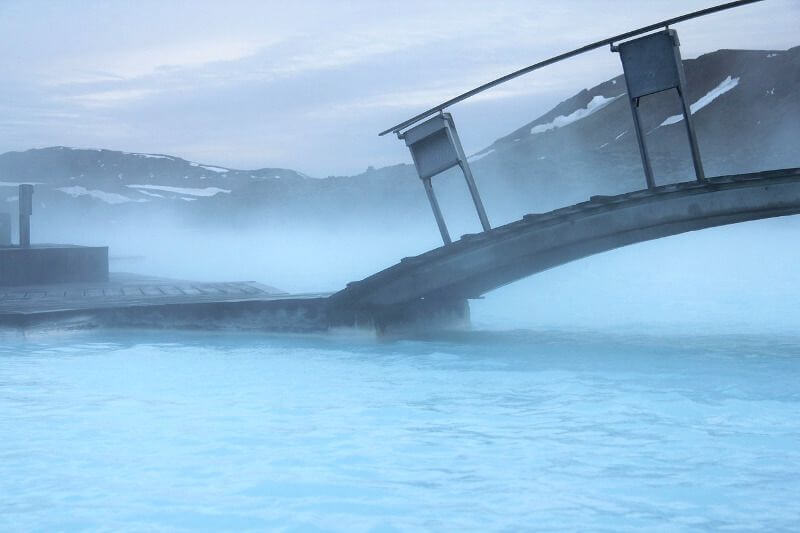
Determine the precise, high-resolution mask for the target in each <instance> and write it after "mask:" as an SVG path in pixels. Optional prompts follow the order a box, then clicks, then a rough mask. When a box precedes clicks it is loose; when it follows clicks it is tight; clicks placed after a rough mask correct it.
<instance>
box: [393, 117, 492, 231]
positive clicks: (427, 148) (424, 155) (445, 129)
mask: <svg viewBox="0 0 800 533" xmlns="http://www.w3.org/2000/svg"><path fill="white" fill-rule="evenodd" d="M397 137H398V138H399V139H403V140H404V141H405V142H406V146H408V149H409V151H410V152H411V158H412V159H413V160H414V167H415V168H416V169H417V175H418V176H419V178H420V179H421V180H422V183H423V185H424V187H425V193H426V194H427V196H428V201H429V202H430V204H431V210H432V211H433V216H434V218H436V224H437V225H438V226H439V232H440V233H441V235H442V240H443V241H444V243H445V244H450V243H451V242H452V239H451V238H450V234H449V232H448V231H447V225H446V224H445V221H444V217H443V216H442V211H441V209H440V208H439V202H438V201H437V199H436V194H435V193H434V191H433V186H432V184H431V178H432V177H433V176H435V175H437V174H439V173H441V172H444V171H445V170H448V169H450V168H452V167H454V166H456V165H458V166H459V167H461V172H462V173H463V174H464V179H465V180H466V182H467V188H469V192H470V195H471V196H472V201H473V203H474V204H475V210H476V211H477V213H478V218H479V219H480V221H481V226H482V227H483V230H484V231H488V230H490V229H492V227H491V226H490V225H489V219H488V218H487V216H486V210H485V209H484V207H483V202H482V201H481V197H480V194H479V193H478V187H477V186H476V185H475V178H474V177H473V176H472V170H471V169H470V167H469V163H468V162H467V157H466V155H464V149H463V148H462V147H461V140H460V139H459V138H458V132H457V131H456V126H455V123H454V122H453V117H452V116H451V115H450V113H444V112H440V113H439V114H438V115H436V116H434V117H432V118H430V119H428V120H426V121H425V122H423V123H421V124H418V125H417V126H414V127H413V128H411V129H409V130H406V131H404V132H402V133H401V132H398V133H397Z"/></svg>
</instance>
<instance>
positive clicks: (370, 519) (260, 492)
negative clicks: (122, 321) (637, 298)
mask: <svg viewBox="0 0 800 533" xmlns="http://www.w3.org/2000/svg"><path fill="white" fill-rule="evenodd" d="M2 340H3V345H2V348H0V431H2V439H0V457H1V458H2V460H1V461H0V494H2V498H0V529H2V530H9V529H10V530H21V531H26V530H30V529H46V530H47V529H81V528H86V527H88V528H100V527H102V528H105V529H142V530H152V529H158V528H163V529H176V528H183V527H186V528H206V529H219V528H231V529H247V528H253V529H264V528H274V527H288V528H292V527H297V528H300V529H304V528H307V527H310V526H311V525H313V526H315V527H318V528H321V529H338V530H342V529H346V530H365V529H371V528H377V529H390V528H392V527H394V528H398V529H406V528H423V529H451V530H456V529H472V530H484V529H510V530H519V529H527V528H535V529H552V528H558V527H561V528H567V529H578V528H580V529H609V530H615V531H616V530H625V529H631V530H632V529H641V528H654V527H662V528H665V529H670V530H672V529H681V528H689V529H691V528H709V529H721V528H724V527H728V526H735V527H739V528H743V529H763V530H770V531H772V530H776V529H782V528H792V527H796V524H797V523H800V504H798V503H797V502H798V498H797V496H798V494H800V446H798V444H800V442H799V440H800V419H798V417H797V413H798V402H800V392H799V389H798V383H800V358H798V355H799V354H800V336H795V335H792V334H786V335H783V336H775V335H761V336H759V335H697V336H667V335H662V336H657V335H652V336H646V335H631V336H623V335H615V334H604V333H589V332H574V331H567V330H552V331H532V330H519V331H508V332H498V331H475V332H460V333H451V334H439V335H432V336H428V337H424V338H417V339H413V340H402V339H382V340H375V339H371V338H365V337H352V336H347V335H320V336H316V337H315V336H297V337H294V336H265V335H254V334H205V333H175V332H143V331H111V332H83V333H40V334H33V335H31V336H28V337H27V338H24V337H22V336H20V335H19V334H15V333H6V334H5V335H4V336H3V338H2Z"/></svg>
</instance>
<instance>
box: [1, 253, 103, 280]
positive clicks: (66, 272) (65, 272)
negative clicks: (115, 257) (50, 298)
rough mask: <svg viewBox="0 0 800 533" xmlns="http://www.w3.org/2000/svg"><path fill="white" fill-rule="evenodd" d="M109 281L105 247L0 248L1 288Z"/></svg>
mask: <svg viewBox="0 0 800 533" xmlns="http://www.w3.org/2000/svg"><path fill="white" fill-rule="evenodd" d="M103 281H108V247H107V246H72V245H63V244H37V245H33V246H31V247H29V248H20V247H18V246H0V286H20V285H37V284H46V283H69V282H103Z"/></svg>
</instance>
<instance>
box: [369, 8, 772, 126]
mask: <svg viewBox="0 0 800 533" xmlns="http://www.w3.org/2000/svg"><path fill="white" fill-rule="evenodd" d="M762 1H763V0H737V1H735V2H728V3H725V4H720V5H718V6H713V7H708V8H706V9H701V10H699V11H694V12H692V13H687V14H685V15H681V16H679V17H674V18H671V19H667V20H663V21H661V22H657V23H655V24H650V25H648V26H644V27H642V28H639V29H636V30H633V31H629V32H626V33H621V34H619V35H615V36H614V37H609V38H607V39H603V40H602V41H596V42H594V43H591V44H587V45H585V46H581V47H580V48H576V49H575V50H572V51H570V52H565V53H563V54H559V55H557V56H554V57H551V58H550V59H545V60H544V61H540V62H538V63H534V64H533V65H530V66H527V67H525V68H521V69H519V70H515V71H514V72H512V73H510V74H506V75H505V76H502V77H500V78H497V79H496V80H493V81H490V82H488V83H484V84H483V85H481V86H480V87H476V88H474V89H472V90H471V91H467V92H465V93H463V94H460V95H458V96H456V97H455V98H451V99H450V100H447V101H446V102H443V103H441V104H439V105H437V106H436V107H432V108H430V109H428V110H427V111H425V112H424V113H420V114H419V115H416V116H414V117H412V118H410V119H408V120H406V121H405V122H401V123H400V124H397V125H395V126H392V127H391V128H389V129H388V130H384V131H382V132H380V133H379V134H378V136H379V137H380V136H382V135H386V134H387V133H398V132H399V131H400V130H402V129H404V128H406V127H408V126H411V125H412V124H414V123H416V122H419V121H420V120H422V119H424V118H427V117H429V116H431V115H433V114H436V113H439V112H440V111H443V110H444V109H445V108H448V107H450V106H451V105H453V104H457V103H458V102H461V101H462V100H466V99H467V98H470V97H472V96H475V95H476V94H478V93H481V92H483V91H485V90H487V89H491V88H492V87H495V86H497V85H500V84H501V83H505V82H507V81H510V80H513V79H514V78H518V77H519V76H522V75H523V74H527V73H528V72H532V71H534V70H538V69H540V68H542V67H546V66H547V65H552V64H553V63H558V62H559V61H563V60H564V59H568V58H570V57H573V56H576V55H579V54H583V53H584V52H589V51H591V50H595V49H597V48H600V47H603V46H606V45H611V44H613V43H615V42H617V41H621V40H623V39H627V38H629V37H633V36H635V35H640V34H642V33H647V32H649V31H653V30H657V29H658V28H662V27H665V26H671V25H672V24H677V23H678V22H683V21H685V20H690V19H693V18H697V17H702V16H705V15H710V14H712V13H717V12H719V11H725V10H727V9H733V8H735V7H740V6H743V5H747V4H754V3H756V2H762Z"/></svg>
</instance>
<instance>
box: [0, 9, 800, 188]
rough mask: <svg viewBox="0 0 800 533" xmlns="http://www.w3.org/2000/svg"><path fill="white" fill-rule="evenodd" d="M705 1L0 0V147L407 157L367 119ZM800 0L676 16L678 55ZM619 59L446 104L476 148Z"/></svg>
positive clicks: (318, 171) (768, 30)
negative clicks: (692, 17) (681, 19)
mask: <svg viewBox="0 0 800 533" xmlns="http://www.w3.org/2000/svg"><path fill="white" fill-rule="evenodd" d="M716 3H717V2H715V1H690V0H638V1H632V0H597V1H588V0H563V1H560V2H552V1H532V0H520V1H499V0H498V1H488V0H487V1H483V2H468V1H455V0H453V1H441V2H437V1H432V0H424V1H408V0H402V1H401V0H394V1H379V0H363V1H353V2H345V1H335V0H330V1H318V2H315V1H305V0H296V1H294V2H291V1H274V2H273V1H258V2H245V1H230V0H229V1H224V2H223V1H213V2H212V1H207V2H202V1H191V2H189V1H187V2H178V1H164V0H160V1H153V2H147V1H136V2H132V1H121V2H90V1H71V2H35V1H19V2H13V1H9V0H3V1H2V3H0V35H2V36H3V39H2V41H1V42H0V62H1V63H0V64H1V65H2V72H3V83H2V85H0V97H1V98H0V109H2V114H0V151H7V150H25V149H28V148H33V147H44V146H52V145H66V146H78V147H97V148H100V147H102V148H110V149H118V150H126V151H137V152H157V153H168V154H173V155H178V156H181V157H184V158H187V159H191V160H195V161H200V162H204V163H212V164H221V165H225V166H230V167H234V168H257V167H265V166H272V167H286V168H293V169H297V170H300V171H303V172H306V173H308V174H311V175H314V176H326V175H330V174H352V173H357V172H361V171H363V170H364V169H365V168H366V167H367V166H368V165H374V166H383V165H387V164H392V163H397V162H402V161H410V157H409V156H408V155H407V152H406V151H405V148H404V146H403V145H402V143H401V142H400V141H398V140H397V139H396V138H394V137H390V136H385V137H380V138H379V137H377V133H378V132H379V131H381V130H383V129H385V128H388V127H389V126H392V125H393V124H395V123H397V122H400V121H402V120H404V119H406V118H408V117H409V116H411V115H413V114H416V113H417V112H419V111H422V110H424V109H425V108H428V107H431V106H433V105H435V104H437V103H439V102H440V101H442V100H445V99H447V98H449V97H451V96H454V95H456V94H458V93H460V92H462V91H464V90H467V89H470V88H472V87H474V86H476V85H479V84H481V83H483V82H485V81H488V80H490V79H492V78H495V77H497V76H500V75H503V74H506V73H508V72H510V71H512V70H515V69H517V68H520V67H523V66H526V65H528V64H531V63H534V62H536V61H539V60H541V59H545V58H547V57H549V56H551V55H555V54H557V53H560V52H563V51H566V50H569V49H572V48H576V47H578V46H580V45H583V44H586V43H588V42H590V41H594V40H598V39H601V38H604V37H608V36H611V35H614V34H617V33H621V32H624V31H627V30H629V29H632V28H634V27H638V26H642V25H645V24H648V23H651V22H656V21H658V20H661V19H664V18H669V17H672V16H677V15H680V14H683V13H685V12H688V11H693V10H696V9H700V8H703V7H707V6H709V5H714V4H716ZM798 27H800V0H766V1H765V2H762V3H759V4H755V5H752V6H746V7H743V8H739V9H738V10H734V11H731V12H727V13H720V14H716V15H711V16H709V17H706V18H705V19H700V20H699V21H692V22H686V23H683V24H680V25H678V26H676V29H678V31H679V33H680V36H681V44H682V51H683V55H684V57H696V56H697V55H699V54H702V53H705V52H709V51H713V50H716V49H719V48H760V49H785V48H789V47H791V46H795V45H798V44H800V34H798V32H797V28H798ZM620 71H621V69H620V67H619V58H618V57H617V56H616V55H615V54H612V53H610V52H609V51H608V49H605V48H604V49H601V50H597V51H594V52H591V53H589V54H585V55H584V56H581V57H580V58H576V59H573V60H569V61H567V62H564V63H562V64H559V65H558V66H555V67H551V68H548V69H546V70H541V71H538V72H536V73H533V74H530V75H528V76H526V77H524V78H521V79H520V80H518V81H515V82H512V83H510V84H507V85H504V86H502V87H499V88H496V89H494V90H492V91H490V92H487V93H484V95H482V97H480V98H476V99H474V101H470V102H468V103H463V104H459V105H457V106H455V107H454V108H452V109H451V111H452V112H453V114H454V116H455V119H456V124H457V125H458V127H459V132H460V133H461V137H462V140H463V141H464V143H465V145H466V146H465V147H466V149H467V151H468V152H473V151H475V150H477V149H479V148H482V147H484V146H485V145H487V144H489V143H491V142H492V141H493V140H494V139H495V138H497V137H499V136H501V135H503V134H505V133H508V132H509V131H511V130H513V129H515V128H517V127H518V126H520V125H521V124H523V123H525V122H527V121H529V120H531V119H533V118H535V117H536V116H538V115H539V114H541V113H542V112H544V111H546V110H547V109H549V108H550V107H551V106H552V105H554V104H556V103H558V102H559V101H561V100H563V99H564V98H567V97H569V96H571V95H572V94H574V93H575V92H577V91H578V90H580V89H582V88H584V87H590V86H592V85H595V84H597V83H599V82H601V81H603V80H605V79H607V78H609V77H611V76H613V75H616V74H617V73H619V72H620Z"/></svg>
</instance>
